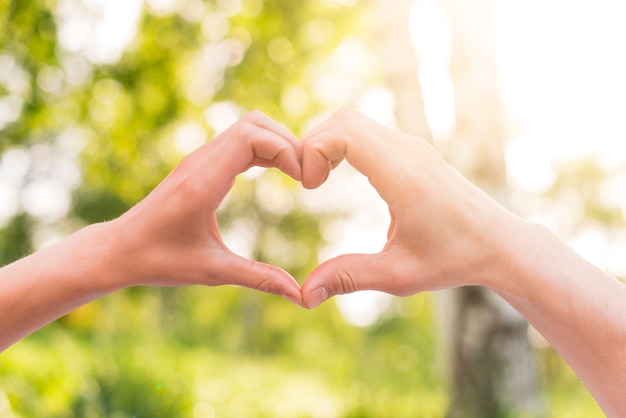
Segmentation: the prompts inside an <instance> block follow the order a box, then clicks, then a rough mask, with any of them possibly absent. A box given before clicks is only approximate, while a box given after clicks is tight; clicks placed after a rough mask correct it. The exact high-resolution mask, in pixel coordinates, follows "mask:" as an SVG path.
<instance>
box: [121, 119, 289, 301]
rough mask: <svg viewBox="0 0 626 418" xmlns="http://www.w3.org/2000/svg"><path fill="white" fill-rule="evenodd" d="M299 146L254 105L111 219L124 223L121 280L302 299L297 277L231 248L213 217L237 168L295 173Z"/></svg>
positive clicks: (242, 170)
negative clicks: (241, 289)
mask: <svg viewBox="0 0 626 418" xmlns="http://www.w3.org/2000/svg"><path fill="white" fill-rule="evenodd" d="M300 154H301V144H300V142H299V141H298V140H297V139H296V138H294V137H293V136H292V135H291V134H290V133H289V132H288V131H287V130H286V129H285V128H283V127H281V126H279V125H278V124H276V123H275V122H273V121H272V120H270V119H269V118H267V117H266V116H264V115H263V114H261V113H260V112H252V113H250V114H248V115H247V116H246V117H244V118H243V119H242V120H240V121H239V122H237V123H236V124H234V125H233V126H231V127H230V128H229V129H228V130H226V131H225V132H224V133H222V134H221V135H219V136H218V137H217V138H215V139H214V140H212V141H211V142H210V143H208V144H207V145H205V146H204V147H202V148H200V149H199V150H197V151H196V152H194V153H192V154H190V155H188V156H187V157H186V158H185V159H184V160H183V161H182V162H181V163H180V164H179V165H178V167H176V169H174V171H172V172H171V173H170V174H169V175H168V176H167V177H166V178H165V179H164V180H163V181H162V182H161V184H159V185H158V186H157V187H156V188H155V189H154V190H153V191H152V192H151V193H150V194H149V195H148V196H147V197H146V198H145V199H144V200H143V201H141V202H140V203H139V204H138V205H137V206H135V207H133V208H132V209H131V210H130V211H128V212H127V213H125V214H124V215H122V216H121V217H120V218H118V219H116V220H115V221H112V222H113V223H115V224H116V227H117V228H119V230H120V231H123V233H119V234H118V236H119V249H118V252H119V254H118V257H119V259H120V260H122V261H120V263H121V264H122V265H121V269H122V270H121V273H120V281H122V283H121V286H120V287H125V286H127V285H156V286H179V285H192V284H203V285H209V286H215V285H222V284H235V285H240V286H245V287H250V288H254V289H258V290H262V291H265V292H269V293H274V294H281V295H284V296H285V297H287V298H288V299H290V300H291V301H293V302H295V303H298V304H300V302H301V293H300V287H299V285H298V284H297V282H296V281H295V280H294V279H293V278H292V277H291V276H290V275H289V274H288V273H286V272H285V271H283V270H281V269H279V268H278V267H274V266H270V265H267V264H263V263H260V262H256V261H252V260H249V259H246V258H243V257H240V256H238V255H236V254H234V253H233V252H231V251H230V250H229V249H228V248H227V247H226V246H225V245H224V243H223V241H222V239H221V236H220V232H219V229H218V224H217V219H216V210H217V209H218V207H219V205H220V203H221V202H222V200H223V199H224V197H225V196H226V194H227V193H228V191H229V190H230V189H231V187H232V185H233V184H234V181H235V177H236V176H237V175H238V174H239V173H241V172H244V171H246V170H247V169H248V168H250V167H252V166H263V167H277V168H279V169H280V170H282V171H284V172H285V173H287V174H288V175H290V176H291V177H293V178H294V179H297V180H299V179H300ZM129 278H132V283H127V282H126V281H127V280H128V279H129Z"/></svg>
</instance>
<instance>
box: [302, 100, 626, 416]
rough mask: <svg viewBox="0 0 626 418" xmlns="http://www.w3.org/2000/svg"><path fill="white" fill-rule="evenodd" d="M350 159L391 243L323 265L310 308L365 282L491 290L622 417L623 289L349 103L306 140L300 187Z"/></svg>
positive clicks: (395, 287)
mask: <svg viewBox="0 0 626 418" xmlns="http://www.w3.org/2000/svg"><path fill="white" fill-rule="evenodd" d="M343 159H346V160H347V161H348V162H349V163H350V164H351V165H352V166H354V167H355V168H356V169H357V170H359V171H360V172H361V173H363V174H364V175H365V176H367V178H368V179H369V181H370V183H371V184H372V185H373V186H374V188H375V189H376V190H377V191H378V193H379V194H380V196H381V197H382V198H383V199H384V200H385V201H386V202H387V204H388V207H389V212H390V214H391V225H390V227H389V232H388V240H387V243H386V245H385V247H384V249H383V250H382V251H381V252H380V253H378V254H367V255H366V254H347V255H342V256H339V257H337V258H335V259H331V260H329V261H327V262H325V263H323V264H321V265H320V266H319V267H318V268H317V269H315V270H314V271H313V272H312V273H311V275H310V276H309V277H308V278H307V280H306V281H305V283H304V284H303V286H302V295H303V300H304V303H305V306H307V307H308V308H313V307H315V306H317V305H319V304H320V303H322V302H323V301H324V300H325V299H327V298H329V297H331V296H333V295H337V294H342V293H350V292H354V291H357V290H364V289H372V290H380V291H384V292H388V293H391V294H394V295H398V296H408V295H412V294H415V293H418V292H421V291H427V290H436V289H444V288H454V287H458V286H464V285H481V286H486V287H489V288H491V289H492V290H494V291H495V292H496V293H498V294H499V295H500V296H501V297H503V298H504V299H505V300H507V301H508V302H509V303H510V304H511V305H512V306H513V307H515V308H516V309H517V310H518V311H519V312H520V313H521V314H522V315H524V316H525V317H526V318H527V319H528V320H529V322H530V323H531V324H532V325H533V326H534V327H535V328H536V329H537V330H538V331H539V332H540V333H541V334H542V335H543V336H544V337H545V338H546V339H547V340H548V341H550V343H551V344H552V345H553V346H554V347H555V348H556V349H557V350H558V351H559V353H560V354H561V355H562V356H563V357H564V359H565V360H566V361H567V362H568V363H569V364H570V366H571V367H572V368H573V370H574V371H575V372H576V373H577V374H578V375H579V377H580V378H581V379H582V381H583V382H584V384H585V385H586V386H587V388H588V389H589V390H590V391H591V393H592V394H593V396H594V397H595V398H596V400H597V401H598V403H599V405H600V406H601V408H602V409H603V410H604V412H605V413H606V414H607V416H609V417H619V416H623V415H624V413H626V286H625V285H624V284H622V283H621V282H619V281H617V280H616V279H615V278H613V277H611V276H609V275H607V274H605V273H603V272H602V271H601V270H599V269H598V268H596V267H594V266H593V265H591V264H589V263H588V262H587V261H585V260H584V259H583V258H582V257H580V256H579V255H578V254H576V253H575V252H574V251H572V250H571V249H570V248H569V247H568V246H567V245H566V244H565V243H563V242H562V241H561V240H559V239H558V238H557V237H555V236H554V235H553V234H552V233H551V232H549V231H548V230H546V229H545V228H543V227H541V226H538V225H534V224H531V223H527V222H525V221H523V220H522V219H520V218H519V217H517V216H515V215H514V214H512V213H510V212H508V211H507V210H505V209H504V208H502V207H501V206H499V205H498V204H497V203H496V202H495V201H493V200H492V199H491V198H489V197H488V196H487V195H486V194H484V193H483V192H481V191H480V190H478V189H477V188H476V187H474V186H473V185H472V184H470V183H469V182H468V181H467V180H466V179H464V178H463V177H462V176H461V175H459V174H458V173H457V172H456V171H455V170H454V169H453V168H452V167H451V166H449V165H448V164H447V163H446V162H445V161H444V160H443V159H442V158H441V157H440V156H439V155H438V154H437V153H436V151H435V150H434V149H433V148H432V147H431V146H430V145H429V144H428V143H426V142H425V141H423V140H420V139H418V138H414V137H411V136H408V135H403V134H400V133H397V132H394V131H392V130H390V129H387V128H386V127H384V126H382V125H380V124H378V123H377V122H375V121H373V120H371V119H369V118H367V117H365V116H363V115H361V114H359V113H358V112H356V111H354V110H351V109H343V110H341V111H339V112H337V113H336V114H335V115H333V116H332V117H331V118H329V119H328V120H327V121H325V122H323V123H322V124H321V125H320V126H318V127H317V128H315V129H314V130H313V131H312V132H310V133H308V134H307V135H306V136H305V137H304V138H303V160H302V182H303V185H304V186H305V187H307V188H315V187H317V186H319V185H320V184H321V183H323V182H324V181H325V180H326V178H327V177H328V175H329V172H330V170H331V169H332V168H333V167H334V166H336V165H337V164H339V163H340V162H341V161H342V160H343Z"/></svg>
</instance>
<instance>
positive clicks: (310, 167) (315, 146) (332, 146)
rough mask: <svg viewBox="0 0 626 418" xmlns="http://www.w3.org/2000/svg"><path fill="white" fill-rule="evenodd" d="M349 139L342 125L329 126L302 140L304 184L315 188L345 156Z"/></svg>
mask: <svg viewBox="0 0 626 418" xmlns="http://www.w3.org/2000/svg"><path fill="white" fill-rule="evenodd" d="M347 151H348V139H347V138H346V135H345V134H344V131H343V127H342V126H340V125H334V126H329V127H327V128H326V129H324V130H321V131H320V132H319V133H317V134H316V135H315V136H307V138H306V139H304V140H303V142H302V185H303V186H304V187H305V188H307V189H314V188H316V187H318V186H319V185H321V184H322V183H324V181H326V179H327V178H328V175H329V174H330V170H331V169H332V168H334V167H336V166H337V165H339V163H340V162H341V161H342V160H343V159H344V158H345V156H346V154H347Z"/></svg>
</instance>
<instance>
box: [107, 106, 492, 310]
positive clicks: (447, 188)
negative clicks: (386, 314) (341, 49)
mask: <svg viewBox="0 0 626 418" xmlns="http://www.w3.org/2000/svg"><path fill="white" fill-rule="evenodd" d="M343 159H346V160H347V161H348V162H349V163H350V164H351V165H352V166H354V167H355V168H356V169H357V170H359V171H360V172H361V173H362V174H364V175H365V176H367V177H368V179H369V181H370V183H371V184H372V185H373V186H374V188H375V189H376V190H377V191H378V193H379V195H380V196H381V197H382V198H383V199H384V200H385V201H386V203H387V204H388V207H389V211H390V214H391V224H390V227H389V233H388V240H387V243H386V245H385V247H384V249H383V250H382V251H381V252H380V253H377V254H347V255H342V256H340V257H337V258H335V259H332V260H328V261H327V262H325V263H323V264H321V265H320V266H318V267H317V268H316V269H315V270H314V271H313V272H312V273H311V274H310V276H309V277H308V278H307V280H306V281H305V282H304V284H303V286H302V288H300V286H299V285H298V283H297V282H296V281H295V280H294V279H293V278H292V277H291V276H290V275H289V274H288V273H286V272H285V271H283V270H282V269H280V268H278V267H275V266H271V265H267V264H264V263H260V262H256V261H253V260H250V259H246V258H244V257H240V256H238V255H236V254H234V253H233V252H231V251H230V250H229V249H228V248H227V247H226V246H225V245H224V243H223V241H222V239H221V237H220V232H219V228H218V224H217V219H216V211H217V209H218V207H219V205H220V203H221V202H222V200H223V199H224V197H225V196H226V194H227V193H228V192H229V190H230V189H231V187H232V185H233V184H234V181H235V177H236V176H237V175H238V174H239V173H242V172H244V171H246V170H247V169H248V168H250V167H252V166H262V167H277V168H278V169H280V170H282V171H283V172H285V173H286V174H288V175H289V176H291V177H293V178H294V179H296V180H299V181H301V182H302V184H303V185H304V187H305V188H309V189H312V188H316V187H318V186H319V185H321V184H322V183H323V182H324V181H325V180H326V179H327V178H328V176H329V173H330V171H331V170H332V168H334V167H336V166H337V165H338V164H339V163H340V162H341V161H342V160H343ZM501 212H504V211H503V210H501V209H500V208H499V206H498V205H496V204H495V203H494V202H493V201H491V199H490V198H488V197H487V196H486V195H484V194H483V193H482V192H480V191H479V190H477V189H476V188H475V187H473V186H472V185H471V184H470V183H468V182H467V181H466V180H465V179H464V178H463V177H461V176H460V175H459V174H457V173H456V171H454V170H453V169H452V168H451V167H450V166H449V165H448V164H447V163H446V162H445V161H443V159H442V158H441V157H440V156H439V155H438V154H437V153H436V151H434V149H433V148H432V147H431V146H430V145H429V144H428V143H426V142H425V141H423V140H420V139H417V138H414V137H411V136H408V135H403V134H399V133H397V132H394V131H392V130H390V129H388V128H386V127H384V126H382V125H380V124H378V123H377V122H375V121H373V120H371V119H369V118H367V117H366V116H364V115H362V114H360V113H358V112H357V111H355V110H352V109H343V110H340V111H338V112H337V113H335V114H334V115H333V116H331V117H330V118H329V119H328V120H326V121H325V122H323V123H322V124H320V125H319V126H318V127H317V128H315V129H314V130H312V131H311V132H309V133H308V134H307V135H306V136H305V137H304V138H303V139H302V141H299V140H298V139H296V138H295V137H294V136H293V135H292V134H291V133H290V132H289V131H287V130H286V129H285V128H284V127H282V126H280V125H278V124H277V123H275V122H274V121H272V120H271V119H269V118H268V117H266V116H264V115H263V114H261V113H260V112H252V113H250V114H248V115H247V116H245V117H244V118H243V119H241V120H240V121H239V122H237V123H235V124H234V125H232V126H231V127H230V128H229V129H227V130H226V131H225V132H223V133H222V134H221V135H219V136H218V137H216V138H215V139H214V140H213V141H211V142H210V143H209V144H207V145H205V146H204V147H202V148H200V149H199V150H197V151H196V152H194V153H192V154H190V155H188V156H187V157H186V158H185V159H184V160H183V161H182V162H181V163H180V164H179V165H178V167H176V169H174V170H173V171H172V172H171V173H170V174H169V175H168V176H167V177H166V178H165V179H164V180H163V181H162V182H161V183H160V184H159V185H158V186H157V187H156V188H155V189H154V190H153V191H152V192H151V193H150V194H149V195H148V196H147V197H146V198H145V199H144V200H143V201H141V202H140V203H139V204H138V205H136V206H135V207H134V208H132V209H131V210H130V211H128V212H127V213H125V214H124V215H122V216H121V217H120V218H118V219H116V220H115V221H112V224H113V225H114V226H115V227H117V228H120V232H121V233H120V234H116V235H117V237H120V238H118V241H117V244H116V246H117V251H118V254H119V256H118V257H117V258H118V259H119V260H121V261H118V263H119V264H118V265H119V266H120V267H121V268H122V271H123V273H120V274H119V275H118V276H119V280H120V281H121V282H120V284H119V287H125V286H132V285H156V286H179V285H192V284H203V285H209V286H214V285H222V284H234V285H240V286H245V287H250V288H254V289H258V290H262V291H265V292H269V293H273V294H279V295H283V296H285V297H286V298H288V299H289V300H291V301H292V302H294V303H296V304H299V305H301V306H304V307H307V308H313V307H315V306H317V305H319V304H320V303H322V302H323V301H324V300H326V299H327V298H329V297H331V296H333V295H336V294H344V293H350V292H354V291H357V290H365V289H371V290H380V291H384V292H387V293H391V294H394V295H398V296H407V295H411V294H414V293H417V292H420V291H424V290H434V289H442V288H450V287H456V286H460V285H464V284H474V283H478V282H477V280H478V281H480V280H479V279H483V278H484V277H485V275H486V272H485V271H484V266H485V265H486V264H488V260H489V259H490V258H493V256H494V254H493V252H494V251H495V250H492V248H496V247H497V245H489V242H488V241H491V242H492V243H493V244H496V243H495V241H497V240H490V239H487V238H486V237H485V236H484V234H483V231H484V230H485V227H487V226H488V225H489V223H490V222H492V221H493V216H495V214H496V213H501ZM478 249H479V250H480V251H477V250H478ZM129 280H130V281H131V283H129V282H128V281H129ZM122 282H123V283H122Z"/></svg>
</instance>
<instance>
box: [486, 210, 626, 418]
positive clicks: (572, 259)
mask: <svg viewBox="0 0 626 418" xmlns="http://www.w3.org/2000/svg"><path fill="white" fill-rule="evenodd" d="M503 232H505V234H503V236H504V235H506V239H505V240H504V241H503V242H502V243H501V252H500V255H501V257H500V260H501V262H500V263H496V266H497V268H496V269H492V274H493V276H492V281H491V282H490V287H492V288H493V289H494V290H495V291H496V292H497V293H498V294H500V295H501V296H502V297H503V298H504V299H506V300H507V301H508V302H509V303H510V304H511V305H512V306H514V307H515V308H516V309H517V310H518V311H519V312H520V313H521V314H522V315H524V316H525V317H526V318H527V319H528V321H529V322H530V323H531V324H532V325H533V326H534V327H535V328H536V329H537V330H538V331H539V332H540V333H541V334H542V335H543V336H544V337H545V338H546V339H547V340H548V341H549V342H550V343H551V344H552V346H553V347H554V348H555V349H556V350H557V351H558V352H559V353H560V354H561V355H562V356H563V358H564V359H565V360H566V361H567V362H568V364H569V365H570V366H571V367H572V369H573V370H574V371H575V372H576V373H577V375H578V376H579V377H580V378H581V380H582V381H583V383H584V384H585V385H586V386H587V388H588V389H589V390H590V391H591V392H592V394H593V395H594V397H595V398H596V400H597V401H598V403H599V404H600V406H601V407H602V408H603V410H604V411H605V413H606V414H607V415H608V416H609V417H615V416H619V415H620V414H623V413H624V411H626V396H625V394H626V286H624V285H623V284H622V283H621V282H619V281H618V280H616V279H615V278H613V277H611V276H609V275H607V274H605V273H604V272H602V271H601V270H599V269H598V268H597V267H595V266H593V265H592V264H590V263H589V262H587V261H586V260H584V259H583V258H582V257H581V256H579V255H578V254H576V253H575V252H574V251H573V250H572V249H571V248H569V247H568V246H567V245H566V244H565V243H563V242H562V241H561V240H559V239H558V238H557V237H556V236H554V234H552V233H551V232H549V231H548V230H547V229H545V228H543V227H541V226H538V225H533V224H528V223H526V222H523V221H521V220H511V222H510V223H509V226H508V227H507V228H504V231H503Z"/></svg>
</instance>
